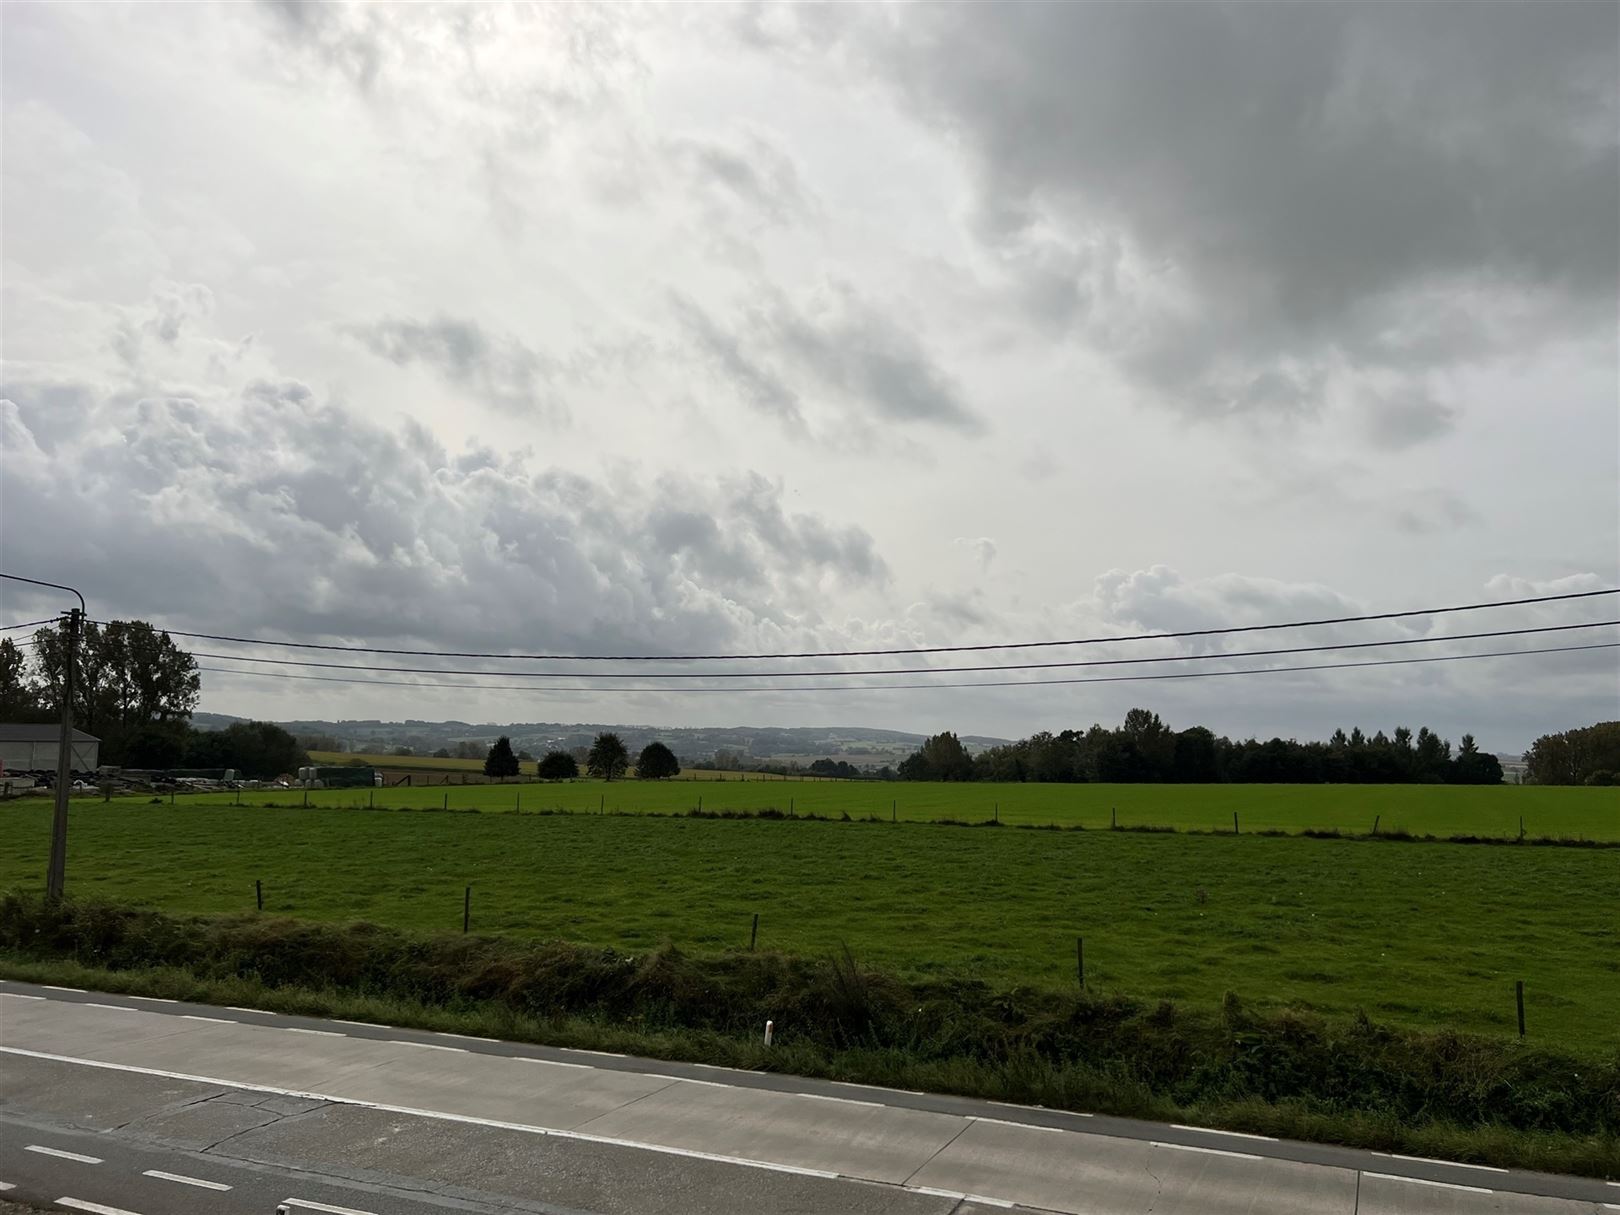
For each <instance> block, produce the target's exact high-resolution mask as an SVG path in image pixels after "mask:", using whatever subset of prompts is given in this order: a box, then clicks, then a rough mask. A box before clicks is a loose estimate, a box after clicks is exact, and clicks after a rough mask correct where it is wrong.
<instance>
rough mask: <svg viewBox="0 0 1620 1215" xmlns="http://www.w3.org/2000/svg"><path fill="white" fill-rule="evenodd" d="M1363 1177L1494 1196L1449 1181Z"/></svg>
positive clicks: (1393, 1175)
mask: <svg viewBox="0 0 1620 1215" xmlns="http://www.w3.org/2000/svg"><path fill="white" fill-rule="evenodd" d="M1362 1176H1363V1177H1376V1178H1378V1180H1379V1181H1404V1182H1406V1183H1407V1184H1408V1185H1428V1186H1433V1187H1434V1188H1435V1189H1437V1190H1461V1191H1462V1192H1463V1193H1465V1194H1494V1193H1496V1191H1495V1190H1487V1189H1483V1188H1481V1187H1480V1186H1477V1185H1457V1184H1456V1183H1455V1182H1451V1181H1429V1180H1428V1179H1427V1178H1423V1177H1402V1176H1400V1175H1399V1174H1398V1173H1363V1174H1362Z"/></svg>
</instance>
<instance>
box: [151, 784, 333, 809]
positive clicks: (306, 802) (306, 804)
mask: <svg viewBox="0 0 1620 1215" xmlns="http://www.w3.org/2000/svg"><path fill="white" fill-rule="evenodd" d="M169 800H170V801H173V800H174V794H172V793H171V794H170V795H169ZM304 809H306V810H308V809H309V786H308V785H305V786H304Z"/></svg>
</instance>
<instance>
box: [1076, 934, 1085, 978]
mask: <svg viewBox="0 0 1620 1215" xmlns="http://www.w3.org/2000/svg"><path fill="white" fill-rule="evenodd" d="M1074 973H1075V977H1076V978H1078V979H1079V980H1080V989H1081V990H1082V991H1084V990H1085V986H1086V939H1085V938H1084V937H1075V938H1074Z"/></svg>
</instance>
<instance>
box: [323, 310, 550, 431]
mask: <svg viewBox="0 0 1620 1215" xmlns="http://www.w3.org/2000/svg"><path fill="white" fill-rule="evenodd" d="M345 332H347V333H348V334H349V335H350V336H351V337H353V338H355V339H356V340H357V341H359V342H360V343H361V344H362V345H364V346H365V347H366V349H368V350H370V351H371V352H372V353H373V354H375V355H378V356H380V357H381V358H385V359H387V360H388V361H389V362H391V363H394V364H396V365H398V366H400V367H407V366H410V365H411V364H413V363H422V364H424V365H426V366H428V367H430V368H432V369H433V370H434V371H436V372H438V373H439V375H441V376H442V377H443V378H444V379H445V380H446V381H447V382H448V383H450V384H452V385H454V386H455V387H457V388H459V389H462V390H464V391H466V392H468V393H470V394H471V395H472V396H473V397H475V398H477V399H478V400H479V401H481V402H482V403H484V404H487V405H493V406H495V407H497V408H500V409H506V410H512V411H516V412H524V413H536V412H538V413H542V414H553V415H556V414H561V413H562V412H563V406H562V405H561V404H560V403H559V402H558V400H557V398H556V397H555V396H554V394H553V392H552V387H553V383H554V381H555V380H556V379H557V378H558V377H559V375H560V374H561V369H560V367H559V365H558V364H557V363H556V362H555V361H554V360H552V359H550V358H547V357H546V356H545V355H542V354H540V353H539V352H537V351H535V350H532V349H530V348H529V347H528V346H526V345H525V344H524V343H522V342H520V341H518V340H517V339H516V338H513V337H492V336H491V335H489V334H487V333H485V332H484V330H483V328H482V327H481V326H479V325H478V323H477V322H475V321H469V320H459V319H456V318H454V317H438V318H435V319H434V320H430V321H414V320H407V319H386V320H381V321H377V322H375V323H374V324H370V325H351V326H349V327H348V328H347V329H346V330H345Z"/></svg>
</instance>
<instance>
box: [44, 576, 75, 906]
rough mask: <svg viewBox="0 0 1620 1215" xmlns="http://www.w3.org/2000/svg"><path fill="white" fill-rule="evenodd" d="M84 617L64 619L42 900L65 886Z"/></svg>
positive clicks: (52, 899) (52, 898) (58, 896)
mask: <svg viewBox="0 0 1620 1215" xmlns="http://www.w3.org/2000/svg"><path fill="white" fill-rule="evenodd" d="M83 620H84V613H83V612H82V611H81V610H79V609H78V608H74V609H73V610H72V611H71V612H69V613H68V618H67V655H66V657H65V659H64V660H63V664H62V741H61V742H60V743H59V744H58V746H57V751H56V813H55V814H54V815H53V816H52V817H51V867H50V869H49V870H47V871H46V874H45V898H46V899H47V900H48V901H49V902H52V903H55V902H59V901H60V900H61V898H62V889H63V887H64V886H65V885H66V883H67V835H68V794H69V792H70V790H69V786H70V785H71V784H72V783H73V676H74V668H75V666H76V665H77V663H78V657H79V626H80V624H81V623H82V621H83Z"/></svg>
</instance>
